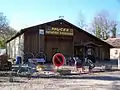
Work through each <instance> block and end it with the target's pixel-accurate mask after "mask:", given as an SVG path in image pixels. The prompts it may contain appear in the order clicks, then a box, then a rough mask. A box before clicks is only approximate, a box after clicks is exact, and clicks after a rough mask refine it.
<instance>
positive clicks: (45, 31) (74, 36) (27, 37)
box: [6, 19, 112, 62]
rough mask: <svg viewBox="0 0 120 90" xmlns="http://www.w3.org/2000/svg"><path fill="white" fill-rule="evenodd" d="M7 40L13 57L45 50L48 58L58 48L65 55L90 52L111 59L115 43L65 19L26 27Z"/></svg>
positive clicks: (80, 54) (10, 54) (9, 51)
mask: <svg viewBox="0 0 120 90" xmlns="http://www.w3.org/2000/svg"><path fill="white" fill-rule="evenodd" d="M6 44H7V54H8V55H9V57H10V58H15V57H16V56H17V55H23V54H25V53H33V54H34V55H35V54H37V53H39V52H44V53H45V54H46V56H47V61H48V62H51V59H52V56H53V55H54V53H55V52H56V50H58V51H59V52H61V53H63V54H64V55H65V56H76V55H77V56H80V57H82V58H83V57H85V56H86V55H87V54H88V53H90V54H92V55H94V56H95V57H96V58H99V60H104V59H109V58H110V47H112V45H109V44H108V43H106V42H104V41H102V40H100V39H98V38H96V37H95V36H93V35H91V34H89V33H88V32H86V31H84V30H82V29H80V28H78V27H77V26H75V25H73V24H71V23H69V22H67V21H66V20H63V19H59V20H55V21H51V22H47V23H44V24H40V25H36V26H32V27H28V28H25V29H22V30H21V31H20V32H19V33H17V34H16V35H15V36H14V37H12V38H11V39H9V40H8V41H7V42H6Z"/></svg>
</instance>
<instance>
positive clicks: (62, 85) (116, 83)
mask: <svg viewBox="0 0 120 90" xmlns="http://www.w3.org/2000/svg"><path fill="white" fill-rule="evenodd" d="M119 75H120V71H116V72H102V73H94V74H90V75H89V74H86V75H72V76H66V77H68V78H67V79H65V78H32V79H30V80H28V79H27V78H23V77H22V78H21V77H15V78H14V81H15V82H12V83H11V82H8V80H9V78H8V77H0V90H120V76H119Z"/></svg>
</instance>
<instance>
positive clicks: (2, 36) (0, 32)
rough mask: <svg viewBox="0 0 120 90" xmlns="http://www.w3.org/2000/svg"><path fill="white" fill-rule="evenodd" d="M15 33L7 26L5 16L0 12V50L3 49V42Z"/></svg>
mask: <svg viewBox="0 0 120 90" xmlns="http://www.w3.org/2000/svg"><path fill="white" fill-rule="evenodd" d="M15 33H16V30H14V29H13V28H11V27H10V26H9V23H8V21H7V18H6V16H4V14H3V13H2V12H0V48H4V47H5V41H6V40H7V39H9V38H10V37H11V36H13V35H14V34H15Z"/></svg>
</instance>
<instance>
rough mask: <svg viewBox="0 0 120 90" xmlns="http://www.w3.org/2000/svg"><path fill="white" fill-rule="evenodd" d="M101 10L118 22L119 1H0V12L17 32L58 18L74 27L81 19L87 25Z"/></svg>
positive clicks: (119, 18)
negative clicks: (61, 17)
mask: <svg viewBox="0 0 120 90" xmlns="http://www.w3.org/2000/svg"><path fill="white" fill-rule="evenodd" d="M102 10H106V11H108V12H109V13H110V15H111V16H112V18H113V19H115V20H117V21H120V0H0V12H3V13H4V15H5V16H6V17H7V19H8V20H9V24H10V26H11V27H13V28H14V29H16V30H18V31H19V30H20V29H23V28H26V27H29V26H33V25H38V24H41V23H44V22H48V21H53V20H56V19H59V16H64V19H65V20H67V21H69V22H71V23H73V24H75V25H78V22H79V20H80V19H81V18H82V19H84V21H85V23H86V24H88V25H89V24H90V23H91V22H92V20H93V17H94V16H95V15H96V14H97V13H98V12H100V11H102Z"/></svg>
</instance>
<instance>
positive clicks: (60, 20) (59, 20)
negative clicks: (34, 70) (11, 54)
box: [6, 19, 113, 47]
mask: <svg viewBox="0 0 120 90" xmlns="http://www.w3.org/2000/svg"><path fill="white" fill-rule="evenodd" d="M54 22H65V23H67V24H68V25H70V26H72V27H73V28H75V29H76V30H78V31H82V32H84V33H86V34H87V35H89V36H91V37H93V38H95V39H96V40H98V41H101V42H102V43H106V44H108V43H107V42H105V41H103V40H101V39H99V38H97V37H95V36H94V35H92V34H90V33H88V32H87V31H85V30H83V29H81V28H79V27H77V26H76V25H74V24H72V23H70V22H68V21H66V20H64V19H58V20H54V21H50V22H46V23H43V24H39V25H36V26H32V27H28V28H24V29H21V30H20V31H19V32H18V33H17V34H16V35H14V36H13V37H12V38H10V39H9V40H7V42H6V43H8V42H9V41H11V40H13V39H14V38H16V37H17V36H19V35H21V34H23V33H24V32H25V31H26V30H27V29H29V28H33V27H38V26H43V25H47V24H51V23H54ZM108 45H109V46H110V47H113V46H112V45H110V44H108Z"/></svg>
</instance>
